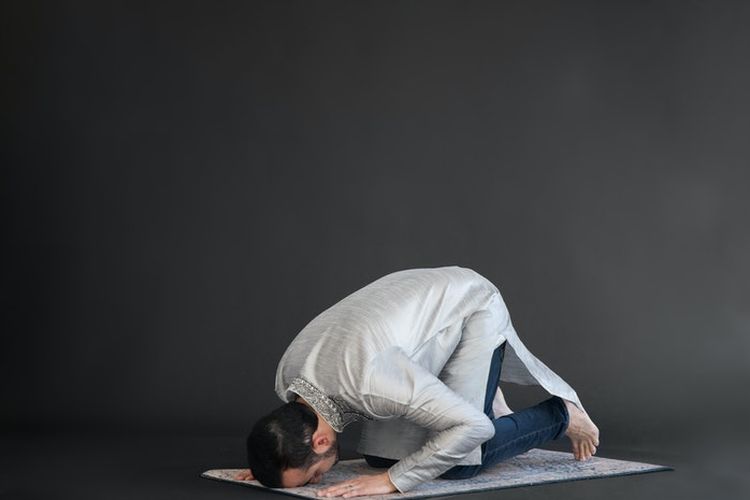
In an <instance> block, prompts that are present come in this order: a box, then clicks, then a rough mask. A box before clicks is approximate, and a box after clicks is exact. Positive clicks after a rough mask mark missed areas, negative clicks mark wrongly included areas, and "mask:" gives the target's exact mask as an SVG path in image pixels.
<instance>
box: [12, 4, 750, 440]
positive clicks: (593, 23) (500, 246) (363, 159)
mask: <svg viewBox="0 0 750 500" xmlns="http://www.w3.org/2000/svg"><path fill="white" fill-rule="evenodd" d="M6 10H7V11H8V12H6V14H5V15H3V16H2V17H3V20H2V24H3V26H2V30H1V32H2V37H3V39H4V41H3V54H4V56H3V66H4V70H3V73H4V74H5V75H7V78H4V79H5V91H4V92H3V110H4V111H3V114H4V120H3V123H4V125H3V132H4V133H3V142H4V143H5V147H4V148H3V153H2V154H3V157H4V158H5V160H4V161H3V163H4V167H3V172H4V173H3V177H4V179H3V182H2V186H1V187H0V189H2V199H3V204H4V205H5V207H4V214H5V216H4V217H3V219H4V222H3V225H4V231H3V233H4V237H3V246H4V248H5V253H6V257H5V259H4V260H3V280H2V283H3V285H2V294H3V305H4V312H3V323H4V326H3V330H4V334H3V337H4V339H5V342H4V343H5V346H6V348H4V349H2V360H1V361H2V364H0V375H2V377H0V388H1V389H2V394H3V399H4V403H3V410H2V413H0V418H1V419H2V425H3V426H4V428H6V429H27V430H29V429H30V430H34V429H92V428H101V429H118V430H128V431H139V430H156V431H158V430H160V429H172V430H174V429H183V430H186V431H189V432H208V433H211V432H224V433H231V434H234V435H241V434H242V433H243V432H244V431H245V430H246V429H247V428H248V427H249V425H250V424H251V423H252V421H253V420H254V419H255V418H257V417H258V416H260V415H261V414H262V413H264V412H266V411H267V410H269V409H270V408H271V407H272V406H273V405H276V404H277V400H276V397H275V394H274V393H273V379H274V370H275V366H276V363H277V361H278V359H279V357H280V356H281V354H282V352H283V350H284V349H285V347H286V345H287V343H288V342H289V341H290V340H291V339H292V338H293V337H294V335H296V333H297V332H298V331H299V330H300V329H301V328H302V327H303V326H304V325H305V324H306V323H307V322H308V321H309V320H310V319H312V318H313V317H314V316H315V315H316V314H317V313H319V312H321V311H322V310H323V309H324V308H326V307H328V306H330V305H332V304H333V303H334V302H336V301H337V300H339V299H340V298H342V297H343V296H345V295H346V294H348V293H350V292H352V291H354V290H355V289H357V288H359V287H361V286H363V285H365V284H366V283H368V282H370V281H372V280H374V279H376V278H378V277H379V276H381V275H384V274H386V273H389V272H392V271H395V270H399V269H404V268H410V267H430V266H441V265H454V264H456V265H461V266H465V267H470V268H473V269H475V270H477V271H478V272H480V273H482V274H483V275H484V276H486V277H487V278H489V279H490V280H492V281H493V282H494V283H495V284H497V286H498V287H499V288H500V290H501V292H502V293H503V295H504V297H505V299H506V302H507V303H508V305H509V308H510V310H511V314H512V318H513V320H514V323H515V325H516V328H517V330H518V332H519V334H520V335H521V337H522V338H523V339H524V341H525V342H526V343H527V345H528V346H529V347H530V348H531V350H532V351H533V352H535V353H536V354H537V355H538V356H539V357H540V358H541V359H543V360H544V361H545V362H546V363H547V364H549V365H550V366H551V367H553V368H554V369H555V370H556V371H558V373H560V374H561V375H562V376H563V377H564V378H566V379H567V380H568V381H569V382H570V383H571V384H572V385H573V386H574V387H575V388H576V389H577V390H578V392H579V394H580V396H581V398H582V400H583V401H584V404H586V406H587V408H588V410H589V411H590V413H591V414H592V415H593V416H594V418H595V419H596V420H597V422H598V423H599V425H600V427H601V428H602V436H603V440H604V439H605V438H606V439H609V440H610V442H612V441H617V442H620V443H624V444H626V445H632V446H641V445H644V444H645V443H651V442H653V440H659V439H666V440H668V439H679V440H683V439H702V438H701V436H709V431H708V430H707V429H709V428H710V427H709V426H712V427H713V428H714V429H716V428H718V429H719V430H720V431H721V432H722V433H723V434H722V436H724V437H722V438H721V439H726V440H727V441H726V442H729V441H728V440H729V439H730V438H731V439H736V436H737V434H736V433H737V432H742V429H743V424H744V422H745V419H746V418H747V413H748V399H747V396H746V395H745V393H746V390H747V389H746V387H745V386H746V385H747V383H748V382H749V381H750V377H749V375H750V370H749V369H748V360H749V354H750V336H749V335H748V330H749V329H750V307H749V306H748V297H749V296H750V264H749V263H748V255H750V232H749V231H748V214H749V211H750V197H748V193H747V191H748V181H749V180H750V172H749V171H748V164H749V162H748V160H749V159H750V141H748V132H749V131H750V118H749V117H750V93H748V90H747V89H748V88H750V66H749V65H748V60H750V58H749V57H748V56H749V55H750V54H749V51H748V47H749V44H750V32H749V31H748V30H747V26H748V22H749V21H750V4H748V3H746V2H736V3H733V2H700V1H693V2H543V1H531V2H529V1H518V2H489V1H488V2H475V1H470V2H336V3H333V2H229V3H227V2H202V3H199V2H175V3H171V4H170V3H163V2H160V3H153V2H144V3H134V2H93V1H92V2H71V3H68V4H66V3H59V2H50V3H35V2H19V3H18V4H16V5H15V6H13V7H12V8H9V9H6ZM513 397H517V396H513ZM712 432H713V431H712ZM741 435H743V436H746V434H741ZM705 439H711V440H713V439H714V435H713V434H710V438H709V437H705Z"/></svg>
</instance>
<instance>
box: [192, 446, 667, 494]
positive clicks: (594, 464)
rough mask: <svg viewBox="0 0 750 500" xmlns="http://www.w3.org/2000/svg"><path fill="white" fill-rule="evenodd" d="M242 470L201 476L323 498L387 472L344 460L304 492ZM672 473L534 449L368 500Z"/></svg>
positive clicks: (638, 464) (660, 467) (642, 465)
mask: <svg viewBox="0 0 750 500" xmlns="http://www.w3.org/2000/svg"><path fill="white" fill-rule="evenodd" d="M239 470H241V469H213V470H208V471H206V472H204V473H203V474H201V477H205V478H208V479H215V480H218V481H228V482H230V483H235V484H241V485H243V486H250V487H252V488H260V489H263V490H266V491H273V492H278V493H283V494H286V495H292V496H296V497H303V498H319V497H318V496H317V495H316V494H315V492H316V491H317V490H318V489H320V488H324V487H326V486H329V485H331V484H334V483H338V482H340V481H345V480H347V479H350V478H351V477H353V476H357V475H361V474H374V473H376V471H377V472H382V469H373V468H371V467H369V466H368V465H367V464H366V463H365V461H364V460H362V459H356V460H342V461H340V462H339V463H338V464H337V465H336V467H334V468H333V469H331V470H330V471H329V472H327V473H326V474H325V475H324V476H323V481H322V482H320V483H318V484H312V485H309V486H302V487H299V488H283V489H272V488H266V487H265V486H263V485H261V484H260V483H259V482H257V481H236V480H234V479H233V478H234V475H235V474H236V473H237V472H238V471H239ZM664 470H672V469H671V468H670V467H665V466H663V465H654V464H646V463H641V462H628V461H626V460H614V459H611V458H601V457H592V458H591V459H589V460H587V461H585V462H579V461H577V460H574V459H573V457H572V455H571V453H570V452H559V451H550V450H540V449H533V450H529V451H527V452H526V453H524V454H522V455H518V456H517V457H514V458H512V459H510V460H506V461H504V462H502V463H499V464H497V465H495V466H494V467H491V468H488V469H486V470H484V471H482V472H481V473H480V474H479V475H477V476H475V477H473V478H471V479H462V480H450V481H449V480H446V479H434V480H432V481H429V482H427V483H423V484H421V485H419V486H417V487H416V488H414V489H413V490H411V491H408V492H406V493H393V494H390V495H379V496H369V497H358V498H362V499H383V500H386V499H388V500H390V499H394V500H401V499H407V498H425V497H434V496H446V495H457V494H460V493H470V492H476V491H486V490H497V489H503V488H514V487H518V486H529V485H534V484H545V483H557V482H561V481H575V480H578V479H593V478H600V477H610V476H625V475H629V474H643V473H646V472H656V471H664Z"/></svg>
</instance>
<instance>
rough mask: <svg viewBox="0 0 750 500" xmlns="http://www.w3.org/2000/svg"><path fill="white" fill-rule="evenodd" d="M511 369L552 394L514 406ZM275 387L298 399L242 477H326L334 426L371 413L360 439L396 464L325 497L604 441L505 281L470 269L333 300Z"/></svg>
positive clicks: (405, 484)
mask: <svg viewBox="0 0 750 500" xmlns="http://www.w3.org/2000/svg"><path fill="white" fill-rule="evenodd" d="M500 381H504V382H513V383H517V384H525V385H540V386H541V387H543V388H544V389H545V390H546V391H547V392H548V393H549V394H550V395H551V396H552V397H550V398H549V399H547V400H546V401H543V402H542V403H539V404H538V405H536V406H532V407H530V408H526V409H524V410H521V411H517V412H512V411H511V410H510V409H509V408H508V407H507V405H506V404H505V400H504V398H503V395H502V392H501V391H500V389H499V387H498V384H499V382H500ZM276 392H277V394H278V395H279V397H280V398H281V399H282V400H283V401H285V402H286V404H284V405H283V406H281V407H280V408H277V409H276V410H274V411H273V412H272V413H271V414H269V415H267V416H265V417H263V418H262V419H260V420H259V421H258V422H257V423H256V424H255V426H254V427H253V429H252V431H251V432H250V434H249V436H248V438H247V453H248V462H249V466H250V469H249V470H247V471H245V472H243V473H241V474H240V475H239V476H238V478H239V479H253V478H255V479H257V480H258V481H260V482H261V483H262V484H264V485H265V486H269V487H273V488H279V487H284V488H287V487H296V486H302V485H305V484H307V483H317V482H320V480H321V478H322V476H323V474H325V473H326V472H327V471H328V470H329V469H330V468H331V467H332V466H333V465H334V464H335V463H336V461H337V460H338V444H337V440H336V434H337V433H339V432H342V431H343V429H344V427H345V426H346V425H347V424H349V423H351V422H353V421H356V420H362V421H364V427H363V432H362V436H361V439H360V443H359V446H358V448H357V450H358V451H359V452H361V453H362V454H364V456H365V459H366V460H367V462H368V463H369V464H370V465H371V466H373V467H380V468H383V469H385V470H384V471H383V472H382V473H380V474H373V475H366V476H361V477H357V478H355V479H352V480H348V481H346V482H344V483H340V484H335V485H332V486H329V487H327V488H324V489H321V490H320V491H318V494H319V495H320V496H326V497H331V496H343V497H354V496H361V495H380V494H387V493H391V492H396V491H400V492H406V491H408V490H410V489H412V488H414V487H415V486H416V485H418V484H419V483H421V482H424V481H428V480H430V479H434V478H436V477H442V478H447V479H464V478H468V477H472V476H474V475H475V474H477V473H478V472H480V471H481V470H482V469H483V468H485V467H488V466H490V465H493V464H496V463H498V462H500V461H502V460H505V459H507V458H510V457H513V456H515V455H518V454H520V453H523V452H525V451H527V450H529V449H531V448H534V447H538V446H540V445H542V444H544V443H545V442H548V441H550V440H553V439H558V438H561V437H562V436H563V435H566V436H567V437H568V438H569V439H570V441H571V443H572V449H573V455H574V456H575V458H576V459H578V460H586V459H588V458H590V457H591V456H592V455H593V454H594V453H596V446H598V445H599V430H598V429H597V427H596V426H595V425H594V423H593V422H592V421H591V419H590V418H589V417H588V415H587V414H586V412H585V410H584V408H583V405H582V404H581V401H580V400H579V399H578V395H577V394H576V392H575V391H574V390H573V389H572V388H571V387H570V386H569V385H568V384H567V383H566V382H565V381H564V380H563V379H562V378H560V377H559V376H558V375H557V374H555V373H554V372H553V371H552V370H551V369H549V368H548V367H547V366H546V365H545V364H544V363H542V362H541V361H540V360H539V359H537V358H536V357H535V356H534V355H533V354H532V353H531V352H529V350H528V349H527V348H526V347H525V346H524V344H523V343H522V342H521V340H520V339H519V337H518V335H517V334H516V331H515V330H514V328H513V326H512V324H511V321H510V316H509V314H508V310H507V308H506V307H505V304H504V302H503V299H502V297H501V296H500V292H499V291H498V289H497V288H496V287H495V286H494V285H493V284H492V283H491V282H490V281H488V280H487V279H485V278H484V277H482V276H480V275H479V274H477V273H476V272H474V271H472V270H470V269H466V268H461V267H442V268H434V269H410V270H405V271H399V272H395V273H392V274H389V275H387V276H384V277H382V278H380V279H378V280H376V281H374V282H372V283H370V284H369V285H367V286H365V287H364V288H362V289H360V290H358V291H356V292H354V293H352V294H351V295H349V296H348V297H346V298H344V299H343V300H341V301H340V302H338V303H337V304H335V305H333V306H332V307H330V308H328V309H327V310H325V311H323V312H322V313H321V314H319V315H318V316H317V317H316V318H314V319H313V320H312V321H311V322H310V323H309V324H308V325H307V326H305V328H304V329H303V330H302V331H301V332H300V333H299V334H298V335H297V337H296V338H295V339H294V340H293V341H292V343H291V344H290V345H289V347H288V348H287V350H286V352H285V353H284V355H283V357H282V358H281V361H280V362H279V365H278V369H277V372H276Z"/></svg>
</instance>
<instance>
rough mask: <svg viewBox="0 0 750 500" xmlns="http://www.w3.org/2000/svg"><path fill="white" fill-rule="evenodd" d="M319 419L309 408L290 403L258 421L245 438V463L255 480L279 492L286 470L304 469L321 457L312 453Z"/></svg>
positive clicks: (300, 404)
mask: <svg viewBox="0 0 750 500" xmlns="http://www.w3.org/2000/svg"><path fill="white" fill-rule="evenodd" d="M317 428H318V416H317V415H316V414H315V412H314V411H312V410H311V409H310V408H309V407H308V406H306V405H303V404H302V403H297V402H291V403H286V404H285V405H282V406H281V407H279V408H276V409H275V410H274V411H272V412H271V413H269V414H268V415H266V416H265V417H263V418H261V419H260V420H258V421H257V422H256V423H255V425H254V426H253V429H252V430H251V431H250V434H249V435H248V436H247V460H248V464H249V466H250V470H251V471H252V472H253V476H255V479H257V480H258V481H260V483H261V484H263V485H264V486H267V487H269V488H280V487H281V486H282V485H281V472H282V471H283V470H285V469H296V468H302V469H307V468H308V467H310V466H311V465H313V464H314V463H316V462H317V461H318V460H320V459H321V458H322V457H321V455H318V454H316V453H315V452H314V451H313V447H312V436H313V433H314V432H315V430H316V429H317Z"/></svg>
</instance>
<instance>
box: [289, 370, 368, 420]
mask: <svg viewBox="0 0 750 500" xmlns="http://www.w3.org/2000/svg"><path fill="white" fill-rule="evenodd" d="M288 390H289V391H292V392H294V393H295V394H297V395H299V396H300V397H301V398H302V399H304V400H305V401H307V402H308V403H309V404H310V406H312V407H313V408H315V411H316V412H318V413H319V414H320V416H321V417H323V418H324V419H325V421H326V422H328V425H330V426H331V427H332V428H333V430H334V431H336V432H343V430H344V427H346V426H347V425H349V424H351V423H352V422H356V421H357V420H372V417H370V416H369V415H365V414H364V413H362V412H360V411H357V410H355V409H353V408H352V407H351V406H349V405H348V404H347V403H346V401H344V400H343V399H342V398H340V397H338V396H327V395H326V394H325V393H324V392H323V391H321V390H320V389H318V388H317V387H315V386H314V385H312V384H311V383H310V382H308V381H307V380H305V379H304V378H302V377H295V378H293V379H292V382H291V383H290V384H289V389H288Z"/></svg>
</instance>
